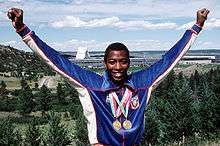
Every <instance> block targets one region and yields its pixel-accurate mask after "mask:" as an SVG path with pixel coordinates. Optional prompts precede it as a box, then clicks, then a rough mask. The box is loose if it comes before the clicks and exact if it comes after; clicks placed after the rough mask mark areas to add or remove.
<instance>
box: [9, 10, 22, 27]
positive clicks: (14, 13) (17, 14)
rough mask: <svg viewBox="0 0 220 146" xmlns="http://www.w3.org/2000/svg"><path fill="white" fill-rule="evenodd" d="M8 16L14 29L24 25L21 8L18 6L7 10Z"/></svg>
mask: <svg viewBox="0 0 220 146" xmlns="http://www.w3.org/2000/svg"><path fill="white" fill-rule="evenodd" d="M7 15H8V18H9V19H11V21H12V25H13V27H14V28H15V29H18V30H19V29H21V28H22V27H23V26H24V23H23V10H21V9H18V8H11V9H9V10H8V14H7Z"/></svg>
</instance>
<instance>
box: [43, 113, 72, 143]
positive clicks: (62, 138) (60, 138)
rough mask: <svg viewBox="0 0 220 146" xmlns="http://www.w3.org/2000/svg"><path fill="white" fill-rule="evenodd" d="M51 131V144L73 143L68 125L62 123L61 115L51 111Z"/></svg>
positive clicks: (49, 141) (48, 140)
mask: <svg viewBox="0 0 220 146" xmlns="http://www.w3.org/2000/svg"><path fill="white" fill-rule="evenodd" d="M48 122H49V133H48V139H47V142H48V144H49V146H66V145H68V144H70V143H71V140H70V137H69V131H68V130H67V127H66V126H65V125H64V124H62V123H61V115H60V114H55V113H54V112H50V113H49V114H48Z"/></svg>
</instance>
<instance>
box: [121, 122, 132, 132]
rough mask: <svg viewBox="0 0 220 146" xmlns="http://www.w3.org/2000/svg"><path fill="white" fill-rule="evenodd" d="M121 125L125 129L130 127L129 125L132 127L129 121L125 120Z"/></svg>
mask: <svg viewBox="0 0 220 146" xmlns="http://www.w3.org/2000/svg"><path fill="white" fill-rule="evenodd" d="M123 127H124V128H125V129H126V130H128V129H131V127H132V124H131V121H129V120H125V121H124V122H123Z"/></svg>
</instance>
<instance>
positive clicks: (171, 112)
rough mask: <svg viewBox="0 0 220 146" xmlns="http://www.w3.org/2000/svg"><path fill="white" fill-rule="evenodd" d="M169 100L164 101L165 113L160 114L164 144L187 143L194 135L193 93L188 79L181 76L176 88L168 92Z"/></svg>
mask: <svg viewBox="0 0 220 146" xmlns="http://www.w3.org/2000/svg"><path fill="white" fill-rule="evenodd" d="M167 92H168V98H167V99H165V101H163V103H164V104H163V105H164V106H163V108H164V111H163V112H161V113H160V117H161V122H162V125H164V126H165V129H164V133H165V134H164V139H163V140H164V142H166V143H167V142H174V141H175V142H180V141H181V142H183V143H184V142H185V138H187V137H190V136H191V135H193V134H194V131H193V130H194V129H193V123H192V122H193V111H194V110H193V109H192V108H193V106H192V105H193V99H192V91H191V89H190V87H189V83H188V82H187V80H186V78H185V77H184V76H183V75H182V74H180V75H179V76H178V78H177V79H176V80H175V86H174V87H173V88H172V89H171V90H169V91H167Z"/></svg>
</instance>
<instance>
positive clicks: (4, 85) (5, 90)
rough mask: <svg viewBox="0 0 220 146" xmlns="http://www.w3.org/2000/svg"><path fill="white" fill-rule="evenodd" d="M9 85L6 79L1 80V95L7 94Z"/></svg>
mask: <svg viewBox="0 0 220 146" xmlns="http://www.w3.org/2000/svg"><path fill="white" fill-rule="evenodd" d="M6 87H7V85H6V83H5V82H4V81H1V84H0V95H6V94H7V89H6Z"/></svg>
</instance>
